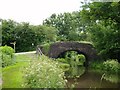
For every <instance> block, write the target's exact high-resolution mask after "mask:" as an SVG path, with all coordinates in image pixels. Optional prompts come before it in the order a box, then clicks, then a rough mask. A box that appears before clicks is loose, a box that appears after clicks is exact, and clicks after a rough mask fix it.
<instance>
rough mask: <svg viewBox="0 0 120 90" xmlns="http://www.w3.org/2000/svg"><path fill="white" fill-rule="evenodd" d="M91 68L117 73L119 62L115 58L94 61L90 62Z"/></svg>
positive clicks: (119, 69)
mask: <svg viewBox="0 0 120 90" xmlns="http://www.w3.org/2000/svg"><path fill="white" fill-rule="evenodd" d="M90 67H91V68H93V69H98V70H102V71H103V72H111V73H119V72H120V64H119V62H118V61H117V60H116V59H110V60H107V61H98V60H97V61H95V62H92V63H91V66H90Z"/></svg>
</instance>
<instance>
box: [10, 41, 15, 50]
mask: <svg viewBox="0 0 120 90" xmlns="http://www.w3.org/2000/svg"><path fill="white" fill-rule="evenodd" d="M10 44H13V45H14V50H15V44H16V42H13V43H10Z"/></svg>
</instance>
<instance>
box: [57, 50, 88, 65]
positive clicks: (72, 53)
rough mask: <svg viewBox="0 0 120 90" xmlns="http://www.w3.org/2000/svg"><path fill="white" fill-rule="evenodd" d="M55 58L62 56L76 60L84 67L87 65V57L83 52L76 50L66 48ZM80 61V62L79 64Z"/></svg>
mask: <svg viewBox="0 0 120 90" xmlns="http://www.w3.org/2000/svg"><path fill="white" fill-rule="evenodd" d="M57 58H64V59H69V60H71V59H72V60H73V61H76V63H79V65H83V66H84V67H87V66H88V57H87V55H86V54H85V53H84V52H81V51H78V50H67V51H64V52H61V53H60V54H59V55H58V57H57ZM80 62H81V64H80Z"/></svg>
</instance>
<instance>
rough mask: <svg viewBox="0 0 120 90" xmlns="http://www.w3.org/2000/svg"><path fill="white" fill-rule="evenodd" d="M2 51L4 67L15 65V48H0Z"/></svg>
mask: <svg viewBox="0 0 120 90" xmlns="http://www.w3.org/2000/svg"><path fill="white" fill-rule="evenodd" d="M0 51H1V59H2V67H6V66H8V65H12V64H14V63H15V61H14V50H13V48H11V47H9V46H2V47H0Z"/></svg>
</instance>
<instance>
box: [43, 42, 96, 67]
mask: <svg viewBox="0 0 120 90" xmlns="http://www.w3.org/2000/svg"><path fill="white" fill-rule="evenodd" d="M41 51H42V49H41ZM66 51H77V52H78V53H79V54H83V55H84V56H85V58H86V65H89V63H90V62H91V61H93V60H95V59H96V58H97V53H96V50H95V48H94V47H93V45H92V44H89V43H80V42H75V41H74V42H70V41H67V42H56V43H53V44H51V45H50V48H49V50H48V53H47V54H45V55H47V56H49V57H50V58H58V57H59V56H60V54H62V53H64V52H66ZM43 52H44V51H43Z"/></svg>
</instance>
